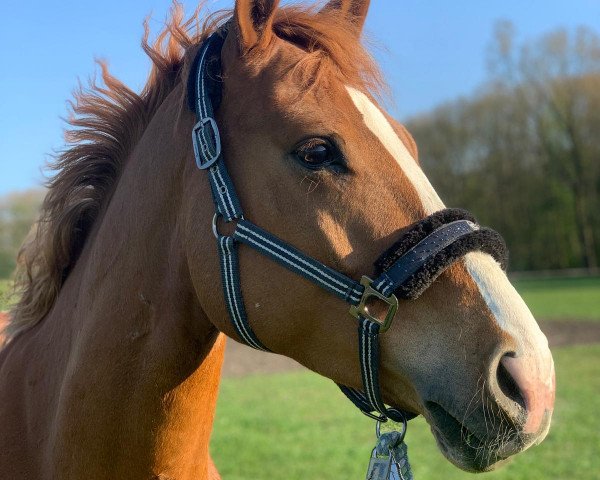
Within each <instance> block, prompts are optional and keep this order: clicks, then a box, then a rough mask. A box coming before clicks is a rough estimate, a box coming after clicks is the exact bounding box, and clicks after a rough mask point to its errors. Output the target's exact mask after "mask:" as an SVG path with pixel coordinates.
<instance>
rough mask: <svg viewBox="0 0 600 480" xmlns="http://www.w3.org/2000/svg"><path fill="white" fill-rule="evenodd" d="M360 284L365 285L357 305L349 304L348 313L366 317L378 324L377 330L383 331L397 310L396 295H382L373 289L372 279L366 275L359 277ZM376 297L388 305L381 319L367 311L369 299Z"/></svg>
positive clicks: (390, 322)
mask: <svg viewBox="0 0 600 480" xmlns="http://www.w3.org/2000/svg"><path fill="white" fill-rule="evenodd" d="M360 284H361V285H362V286H364V287H365V289H364V291H363V294H362V297H361V298H360V302H359V303H358V305H351V306H350V315H352V316H353V317H355V318H360V317H363V318H366V319H367V320H370V321H372V322H375V323H377V324H379V331H380V332H381V333H383V332H385V331H386V330H387V329H388V328H390V325H391V324H392V320H394V317H395V316H396V312H397V311H398V298H397V297H396V295H394V294H391V295H390V296H389V297H386V296H385V295H382V294H381V293H379V292H378V291H377V290H375V289H374V288H373V287H372V286H371V285H372V284H373V280H371V279H370V278H369V277H367V276H366V275H363V277H362V278H361V279H360ZM371 298H376V299H377V300H379V301H381V302H383V303H385V304H386V305H387V306H388V310H387V313H386V314H385V317H384V318H383V320H382V319H381V318H379V317H376V316H374V315H372V314H371V313H369V305H368V302H369V299H371Z"/></svg>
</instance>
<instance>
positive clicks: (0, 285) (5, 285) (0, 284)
mask: <svg viewBox="0 0 600 480" xmlns="http://www.w3.org/2000/svg"><path fill="white" fill-rule="evenodd" d="M11 285H12V282H11V281H10V280H0V311H2V310H5V309H6V308H8V305H9V303H10V299H9V294H10V291H11Z"/></svg>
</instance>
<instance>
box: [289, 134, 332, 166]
mask: <svg viewBox="0 0 600 480" xmlns="http://www.w3.org/2000/svg"><path fill="white" fill-rule="evenodd" d="M293 155H294V157H295V158H296V160H298V161H299V162H300V163H301V164H302V166H304V167H306V168H310V169H312V170H318V169H320V168H323V167H326V166H328V165H331V164H332V163H334V162H335V161H336V160H337V159H338V157H339V156H340V154H339V152H338V150H337V148H335V147H334V146H333V145H332V144H331V143H330V142H328V141H327V140H325V139H321V138H315V139H311V140H309V141H307V142H304V143H303V144H302V145H300V146H299V147H297V148H296V150H295V151H294V152H293Z"/></svg>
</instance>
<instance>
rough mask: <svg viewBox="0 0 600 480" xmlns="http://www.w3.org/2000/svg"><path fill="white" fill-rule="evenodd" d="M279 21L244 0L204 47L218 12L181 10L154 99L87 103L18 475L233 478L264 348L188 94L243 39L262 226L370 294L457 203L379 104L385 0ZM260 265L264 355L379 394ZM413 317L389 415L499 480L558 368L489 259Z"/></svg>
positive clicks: (253, 289)
mask: <svg viewBox="0 0 600 480" xmlns="http://www.w3.org/2000/svg"><path fill="white" fill-rule="evenodd" d="M278 3H279V2H278V1H277V0H236V2H235V6H234V8H233V10H232V11H231V12H227V13H224V14H217V15H212V16H209V17H207V18H206V19H205V20H204V23H203V26H202V28H200V29H199V30H198V31H196V32H195V33H192V30H193V28H192V26H193V25H195V24H196V23H197V15H196V16H193V17H192V18H191V19H190V20H187V21H186V20H185V19H184V17H183V14H182V11H181V8H180V7H178V6H176V7H175V9H174V12H173V15H172V18H171V20H170V21H169V22H168V24H167V26H166V28H165V29H164V31H163V32H162V33H160V35H159V36H158V39H157V41H156V43H154V44H153V45H152V46H151V45H150V44H149V43H148V35H149V34H148V28H146V34H145V37H144V41H143V48H144V50H145V51H146V53H147V54H148V55H149V57H150V59H151V60H152V64H153V67H152V71H151V74H150V76H149V79H148V81H147V83H146V86H145V87H144V89H143V90H142V92H141V93H139V94H138V93H135V92H133V91H132V90H130V89H129V88H127V87H126V86H125V85H124V84H122V83H121V82H119V81H118V80H117V79H116V78H115V77H113V76H112V75H111V74H110V73H109V71H108V69H107V68H106V66H105V65H102V78H103V82H104V85H103V86H100V85H97V84H92V86H91V87H90V88H89V89H87V90H80V91H78V92H77V94H76V101H75V102H74V104H73V110H74V112H73V116H72V118H71V119H70V123H71V125H72V127H73V128H72V130H71V131H70V132H68V134H67V139H68V142H69V144H68V147H67V148H66V149H65V150H64V151H63V152H62V153H61V154H60V155H59V156H58V157H57V159H56V161H55V163H54V165H53V168H54V169H56V174H55V175H54V176H53V177H52V178H51V179H50V180H49V185H48V192H47V196H46V198H45V200H44V203H43V207H42V211H41V215H40V220H39V223H38V225H39V226H38V228H37V233H36V238H35V241H33V242H31V244H30V245H29V246H28V247H27V249H28V251H27V254H26V255H24V258H25V259H26V260H25V264H26V265H25V266H24V267H23V271H22V273H21V275H20V276H19V281H18V283H19V285H20V288H21V294H20V295H21V296H20V299H19V301H18V303H17V304H16V306H15V307H14V308H13V310H12V311H11V314H10V321H9V323H8V326H7V327H6V329H5V336H6V339H5V342H4V346H3V348H2V350H0V424H1V425H2V429H1V433H0V472H1V476H2V477H3V478H11V479H59V478H60V479H81V478H85V479H89V480H93V479H106V478H126V479H148V478H155V479H159V478H160V479H167V478H169V479H175V478H177V479H192V478H193V479H217V478H219V476H218V473H217V470H216V468H215V466H214V464H213V462H212V460H211V457H210V455H209V440H210V434H211V430H212V425H213V419H214V414H215V407H216V402H217V393H218V387H219V377H220V371H221V365H222V362H223V353H224V346H225V338H226V337H230V338H232V339H233V340H234V341H240V340H241V339H240V337H239V336H238V333H237V331H236V329H235V328H234V325H233V324H232V323H231V322H230V320H229V316H228V310H227V305H226V302H225V300H224V296H223V291H222V288H223V287H222V282H221V277H220V263H219V256H218V253H217V247H216V246H215V243H216V242H215V239H214V238H213V233H212V223H211V222H212V220H213V217H214V206H213V202H212V198H213V197H212V195H213V192H212V191H211V185H210V183H209V180H208V177H207V175H206V174H205V172H203V171H201V170H200V169H198V168H197V166H196V164H195V162H194V156H195V155H194V154H195V152H194V148H193V145H192V142H191V141H190V136H189V134H190V131H192V127H193V126H194V125H195V124H196V119H195V116H194V114H193V112H192V111H191V110H190V109H189V108H188V107H187V103H188V100H189V99H188V96H189V89H188V88H187V84H188V81H189V79H190V76H191V75H192V71H193V65H194V61H195V58H196V56H197V53H198V51H199V49H200V48H201V45H202V44H203V42H205V40H206V39H207V38H208V37H209V36H210V35H211V34H213V33H214V32H216V31H218V30H219V29H220V28H222V26H223V24H224V23H227V26H228V33H227V35H226V37H225V38H224V41H223V42H224V43H223V45H222V49H221V51H220V54H219V61H220V63H221V78H220V81H221V82H222V95H221V100H220V104H219V106H218V109H217V110H216V113H215V119H216V124H217V125H218V128H219V131H220V140H221V142H220V147H221V149H222V153H223V161H224V162H225V164H226V166H227V169H228V171H229V173H230V175H231V179H232V181H233V183H234V184H235V187H236V189H237V192H238V195H239V198H240V201H241V203H242V204H243V206H244V215H245V217H246V218H248V219H251V220H252V221H254V222H256V223H257V224H259V225H261V227H262V228H264V229H265V230H268V231H269V232H272V233H273V234H274V235H277V236H278V237H279V238H282V239H284V240H285V241H286V242H289V244H291V245H293V246H294V247H296V248H297V249H298V250H301V251H302V252H304V253H305V254H307V255H310V256H311V257H312V258H315V259H317V260H318V261H320V262H322V263H323V264H326V265H329V266H331V267H333V268H335V269H336V270H337V271H340V272H343V274H344V275H346V276H347V277H350V278H359V276H360V275H361V274H362V273H363V272H373V270H374V268H375V267H374V262H375V261H376V260H377V259H378V258H379V257H380V253H381V252H382V251H384V250H385V249H387V248H389V247H390V245H392V244H394V242H395V241H396V240H397V239H398V238H400V237H401V236H402V234H403V233H406V232H407V231H408V229H409V227H410V226H411V225H414V224H417V223H418V222H420V221H422V220H423V219H425V218H427V217H428V216H430V215H432V214H435V212H438V211H440V210H443V209H444V208H445V206H444V204H443V203H442V201H441V200H440V198H439V196H438V194H437V193H436V191H435V190H434V188H433V187H432V186H431V184H430V183H429V181H428V180H427V177H426V176H425V174H424V172H423V170H422V169H421V167H420V166H419V163H418V151H417V146H416V144H415V141H414V140H413V138H412V137H411V135H410V134H409V132H408V131H407V130H406V129H405V128H404V127H403V126H402V125H401V124H399V123H398V122H396V121H395V120H394V119H393V118H392V117H391V116H390V115H389V114H388V113H387V112H386V111H385V110H384V109H383V108H382V107H381V106H380V104H379V103H380V102H379V101H378V98H380V92H381V91H382V88H383V81H382V78H381V75H380V74H379V73H378V69H377V67H376V65H375V64H374V62H373V60H372V58H371V56H370V55H369V54H368V53H367V51H366V50H365V48H364V47H363V45H362V37H363V35H362V30H363V25H364V21H365V17H366V15H367V11H368V7H369V1H368V0H331V1H329V2H328V3H327V4H326V5H324V6H323V7H322V8H316V7H310V6H308V7H307V6H298V5H294V6H280V5H279V4H278ZM220 223H221V224H218V225H216V228H217V229H218V230H219V232H220V233H221V234H227V232H228V229H231V225H228V224H222V223H223V222H220ZM239 262H240V265H239V282H240V284H241V286H242V288H243V294H244V298H245V301H246V306H249V308H248V312H247V313H248V322H249V324H250V325H251V327H252V330H253V331H254V332H255V334H256V336H257V338H259V339H260V341H261V342H262V344H264V345H265V346H266V347H267V348H268V349H269V350H271V351H273V352H275V353H278V354H281V355H285V356H287V357H290V358H292V359H294V360H296V361H298V362H299V363H301V364H302V365H304V366H306V367H307V368H309V369H311V370H312V371H314V372H317V373H318V374H320V375H323V376H325V377H327V378H330V379H332V380H334V381H335V382H337V383H338V384H340V385H345V386H348V387H350V388H353V389H355V390H356V391H358V390H361V388H362V383H361V371H360V362H359V358H358V355H357V349H356V344H357V336H358V332H357V328H356V320H354V319H352V318H351V317H349V316H348V311H347V305H345V304H344V302H342V301H340V300H339V299H338V298H336V297H335V296H332V295H330V294H329V293H328V292H326V291H324V290H322V289H320V288H318V287H317V286H315V285H314V284H313V283H311V282H309V281H307V280H306V279H305V278H303V277H301V276H298V275H296V274H295V273H294V272H291V271H289V270H287V269H285V268H283V267H282V266H281V265H279V264H278V263H276V262H273V261H271V259H269V258H267V257H265V256H263V255H261V254H260V253H259V252H257V251H255V250H253V249H250V248H245V247H244V246H242V247H240V249H239ZM396 316H397V319H396V320H395V321H394V322H393V323H392V324H391V325H390V326H389V329H388V331H387V332H385V334H382V335H381V336H380V345H379V348H380V358H379V383H380V389H381V395H382V398H383V400H384V401H385V403H386V404H389V405H394V406H396V407H398V408H399V409H401V410H402V411H405V412H409V413H412V414H415V415H416V414H420V415H423V416H424V417H425V419H426V420H427V422H428V423H429V424H430V426H431V430H432V433H433V435H434V437H435V439H436V441H437V443H438V446H439V448H440V450H441V452H442V453H443V455H444V456H445V457H446V458H447V459H448V460H449V461H451V462H452V463H454V464H455V465H457V466H458V467H459V468H462V469H464V470H467V471H487V470H491V469H493V468H496V467H497V466H499V465H501V464H503V463H504V462H506V461H507V459H509V458H511V457H512V456H513V455H515V454H517V453H519V452H521V451H523V450H525V449H527V448H529V447H530V446H532V445H534V444H538V443H539V442H541V441H542V440H543V439H544V438H545V436H546V435H547V433H548V430H549V428H550V421H551V414H552V410H553V406H554V391H555V385H554V367H553V360H552V355H551V353H550V351H549V349H548V343H547V340H546V338H545V336H544V335H543V333H542V332H541V331H540V329H539V327H538V325H537V323H536V321H535V319H534V318H533V316H532V314H531V312H530V311H529V309H528V308H527V306H526V305H525V303H524V302H523V300H522V299H521V297H520V296H519V295H518V293H517V292H516V291H515V289H514V288H513V286H512V285H511V284H510V282H509V280H508V279H507V276H506V273H505V271H504V270H503V269H502V268H501V266H500V264H499V263H498V261H497V260H496V259H495V258H494V257H492V256H491V255H490V254H489V253H486V252H483V251H473V252H469V253H467V254H466V255H464V256H463V257H461V258H460V259H458V260H457V261H455V262H454V263H452V265H450V266H448V268H446V269H445V270H444V271H443V272H442V273H441V274H440V275H439V276H438V277H437V279H436V280H435V281H434V282H433V283H432V284H431V285H430V286H429V288H427V289H426V290H425V291H424V292H423V293H422V294H421V295H420V296H419V297H418V298H416V299H414V300H406V301H405V300H401V301H399V303H398V310H397V313H396Z"/></svg>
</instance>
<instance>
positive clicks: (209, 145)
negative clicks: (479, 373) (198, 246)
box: [188, 29, 506, 422]
mask: <svg viewBox="0 0 600 480" xmlns="http://www.w3.org/2000/svg"><path fill="white" fill-rule="evenodd" d="M226 33H227V32H226V30H225V29H222V30H220V31H217V32H215V33H213V34H212V35H211V36H210V37H208V38H207V39H206V40H205V41H204V43H203V44H202V45H201V47H200V50H199V52H198V54H197V56H196V59H195V61H194V65H193V67H192V71H191V75H190V79H189V86H188V100H189V103H190V108H191V109H192V110H193V111H194V112H195V113H196V116H197V119H198V122H197V123H196V125H194V127H193V130H192V141H193V145H194V155H195V158H196V165H197V166H198V168H199V169H200V170H204V171H206V172H207V173H208V178H209V181H210V186H211V191H212V196H213V201H214V204H215V209H216V212H215V215H214V217H213V233H214V235H215V237H216V239H217V243H218V251H219V256H220V263H221V277H222V283H223V291H224V297H225V303H226V306H227V310H228V313H229V317H230V319H231V321H232V323H233V326H234V328H235V331H236V333H237V335H238V337H239V339H240V340H241V341H242V342H244V343H246V344H247V345H249V346H251V347H253V348H256V349H258V350H263V351H269V349H268V348H267V347H265V345H264V344H263V343H262V342H261V341H260V340H259V339H258V337H257V336H256V334H255V333H254V332H253V330H252V327H251V326H250V323H249V322H248V317H247V315H246V310H245V307H244V298H243V295H242V288H241V281H240V275H239V262H238V253H237V248H238V246H239V245H240V244H244V245H247V246H249V247H251V248H253V249H255V250H257V251H258V252H260V253H262V254H263V255H265V256H267V257H269V258H271V259H272V260H273V261H274V262H276V263H279V264H280V265H283V266H284V267H286V268H287V269H289V270H291V271H293V272H295V273H297V274H298V275H301V276H303V277H304V278H306V279H308V280H310V281H311V282H313V283H314V284H316V285H317V286H319V287H321V288H323V289H325V290H327V291H328V292H329V293H331V294H333V295H336V296H337V297H338V298H340V299H342V300H343V301H345V302H346V303H348V304H349V305H350V309H349V313H350V315H351V316H352V317H353V318H354V319H355V320H356V322H357V324H358V340H359V346H358V350H359V359H360V367H361V376H362V383H363V389H362V391H361V390H357V389H355V388H351V387H348V386H345V385H338V386H339V387H340V389H341V390H342V392H343V393H344V394H345V395H346V396H347V397H348V398H349V399H350V400H351V401H352V402H353V403H354V404H355V405H356V406H357V407H358V408H359V409H360V410H361V411H362V412H363V413H364V414H365V415H367V416H369V417H371V418H374V419H376V420H379V421H381V422H385V421H387V419H388V418H390V419H392V420H394V421H397V422H405V421H406V420H407V419H410V418H413V417H414V416H416V415H415V414H413V413H410V412H406V411H402V410H400V409H397V408H390V407H386V405H385V404H384V403H383V400H382V397H381V392H380V386H379V335H380V334H383V333H384V332H385V331H386V330H387V329H388V328H389V327H390V325H391V323H392V322H393V320H394V318H395V315H396V312H397V309H398V296H399V297H400V298H403V299H414V298H416V297H418V296H419V295H420V294H421V293H422V292H423V291H424V290H425V289H426V288H427V287H428V286H429V285H430V284H431V283H432V282H433V281H434V280H435V278H437V276H438V275H439V274H440V273H441V272H442V271H443V270H445V269H446V268H447V267H448V266H449V265H450V264H451V263H453V262H454V261H456V260H457V259H459V258H461V257H462V256H464V255H465V254H466V253H468V252H470V251H475V250H479V251H484V252H487V253H490V254H492V255H493V256H494V257H495V258H496V259H497V260H499V261H501V262H502V263H504V259H505V254H506V248H505V246H504V242H503V240H502V238H501V237H500V235H499V234H497V233H496V232H494V231H493V230H490V229H486V228H481V227H480V226H479V225H477V224H476V223H475V220H474V218H473V217H472V216H471V215H470V214H468V213H467V212H465V211H463V210H457V209H446V210H442V211H440V212H437V213H435V214H433V215H430V216H429V217H426V218H425V219H424V220H422V221H420V222H418V223H416V224H414V225H413V226H411V227H410V228H409V229H408V230H407V231H406V233H405V234H404V236H403V237H402V238H401V239H400V241H399V242H398V243H396V244H395V245H394V246H392V247H391V248H390V249H389V250H388V251H387V252H385V253H384V255H383V256H382V257H381V258H380V260H379V261H378V262H377V264H376V268H377V276H376V278H375V279H374V280H372V279H371V278H369V277H368V276H366V275H363V276H362V278H361V280H360V281H356V280H354V279H352V278H350V277H348V276H346V275H344V274H343V273H341V272H338V271H337V270H334V269H332V268H330V267H328V266H327V265H324V264H323V263H321V262H319V261H318V260H315V259H314V258H312V257H309V256H308V255H306V254H304V253H302V252H301V251H300V250H298V249H297V248H295V247H293V246H292V245H290V244H288V243H286V242H285V241H283V240H281V239H279V238H278V237H276V236H275V235H273V234H271V233H269V232H267V231H265V230H263V229H261V228H260V227H258V226H257V225H255V224H254V223H252V222H251V221H249V220H247V219H246V218H244V215H243V213H242V208H241V205H240V201H239V198H238V196H237V194H236V192H235V188H234V186H233V183H232V181H231V178H230V176H229V174H228V172H227V168H226V166H225V162H224V159H223V155H222V152H221V141H220V136H219V129H218V126H217V123H216V121H215V118H214V110H215V109H216V108H218V105H219V103H220V100H221V90H222V85H221V81H220V79H219V78H220V72H221V60H220V59H221V49H222V46H223V42H224V40H225V36H226ZM219 218H221V219H222V220H223V221H225V222H227V223H229V222H235V230H234V232H233V234H231V235H221V234H220V233H219V232H218V229H217V221H218V219H219ZM372 299H375V300H376V301H378V302H381V303H383V304H385V305H386V306H387V312H386V314H385V315H384V316H383V319H381V318H379V317H376V316H373V315H372V314H371V313H369V310H368V303H369V301H370V300H372Z"/></svg>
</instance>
